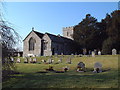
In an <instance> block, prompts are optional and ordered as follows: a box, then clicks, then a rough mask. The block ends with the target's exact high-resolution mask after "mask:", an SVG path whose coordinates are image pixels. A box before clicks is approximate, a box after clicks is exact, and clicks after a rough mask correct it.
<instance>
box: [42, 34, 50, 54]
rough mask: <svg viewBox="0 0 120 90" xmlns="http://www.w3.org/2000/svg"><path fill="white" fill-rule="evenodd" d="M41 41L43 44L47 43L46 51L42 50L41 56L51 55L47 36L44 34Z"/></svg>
mask: <svg viewBox="0 0 120 90" xmlns="http://www.w3.org/2000/svg"><path fill="white" fill-rule="evenodd" d="M42 39H43V40H44V41H43V42H47V49H46V50H44V48H43V56H51V55H52V51H51V39H50V38H49V37H48V35H47V34H45V35H44V36H43V38H42ZM43 47H44V45H43Z"/></svg>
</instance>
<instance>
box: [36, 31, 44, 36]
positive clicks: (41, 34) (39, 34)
mask: <svg viewBox="0 0 120 90" xmlns="http://www.w3.org/2000/svg"><path fill="white" fill-rule="evenodd" d="M34 32H35V33H36V34H37V35H38V36H39V37H40V38H42V37H43V35H44V34H43V33H40V32H37V31H34Z"/></svg>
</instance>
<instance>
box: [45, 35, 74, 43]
mask: <svg viewBox="0 0 120 90" xmlns="http://www.w3.org/2000/svg"><path fill="white" fill-rule="evenodd" d="M46 34H47V35H48V36H49V38H50V39H51V40H52V41H53V42H62V43H65V42H73V40H71V39H68V38H65V37H63V36H60V35H58V36H57V35H53V34H50V33H46Z"/></svg>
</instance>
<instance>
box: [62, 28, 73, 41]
mask: <svg viewBox="0 0 120 90" xmlns="http://www.w3.org/2000/svg"><path fill="white" fill-rule="evenodd" d="M73 29H74V26H71V27H64V28H63V37H66V38H69V39H72V40H74V39H73V34H74V30H73Z"/></svg>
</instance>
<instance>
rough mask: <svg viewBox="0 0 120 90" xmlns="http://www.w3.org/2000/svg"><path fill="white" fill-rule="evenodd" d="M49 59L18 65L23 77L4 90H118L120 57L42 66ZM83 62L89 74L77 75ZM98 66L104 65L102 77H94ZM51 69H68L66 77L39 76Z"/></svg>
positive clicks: (16, 77)
mask: <svg viewBox="0 0 120 90" xmlns="http://www.w3.org/2000/svg"><path fill="white" fill-rule="evenodd" d="M48 58H49V57H37V61H38V63H36V64H31V63H27V64H25V63H23V62H24V61H23V58H21V59H22V62H21V63H16V71H18V72H21V74H14V75H11V77H10V79H8V80H7V81H4V82H3V86H2V87H3V88H117V87H118V55H101V56H96V57H85V56H84V57H76V56H74V57H73V58H72V64H66V59H67V58H68V56H64V58H63V62H62V63H60V64H55V63H56V62H57V60H58V59H59V58H57V57H53V59H54V60H55V61H54V63H53V64H44V63H40V62H41V60H42V59H46V60H47V59H48ZM80 61H82V62H84V63H85V65H86V70H87V72H76V66H77V64H78V62H80ZM95 62H100V63H102V68H103V70H107V69H110V70H108V71H105V72H102V73H93V72H92V71H93V66H94V63H95ZM49 66H53V68H54V69H55V70H57V71H61V70H62V68H63V67H65V66H68V67H69V69H70V70H69V71H68V72H66V73H53V72H48V73H39V72H43V71H45V69H47V68H48V67H49Z"/></svg>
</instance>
